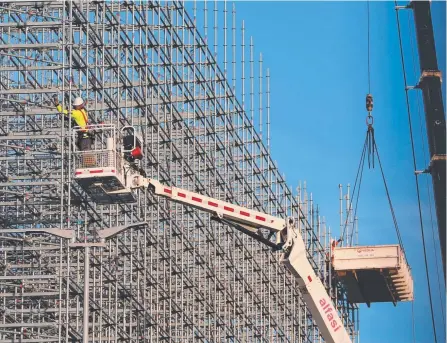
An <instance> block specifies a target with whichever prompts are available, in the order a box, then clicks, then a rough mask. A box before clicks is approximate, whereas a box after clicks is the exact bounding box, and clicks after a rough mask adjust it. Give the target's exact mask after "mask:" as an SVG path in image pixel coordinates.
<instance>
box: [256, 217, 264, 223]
mask: <svg viewBox="0 0 447 343" xmlns="http://www.w3.org/2000/svg"><path fill="white" fill-rule="evenodd" d="M256 219H257V220H262V221H263V222H265V218H264V217H261V216H256Z"/></svg>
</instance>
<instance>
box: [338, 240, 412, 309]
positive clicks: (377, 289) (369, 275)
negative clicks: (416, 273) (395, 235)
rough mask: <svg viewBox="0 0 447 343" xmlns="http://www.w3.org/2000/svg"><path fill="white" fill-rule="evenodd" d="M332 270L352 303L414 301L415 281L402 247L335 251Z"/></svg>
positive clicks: (348, 248) (362, 247)
mask: <svg viewBox="0 0 447 343" xmlns="http://www.w3.org/2000/svg"><path fill="white" fill-rule="evenodd" d="M332 266H333V268H334V270H335V272H336V274H337V275H338V277H339V279H340V280H341V282H342V283H343V284H344V286H345V287H346V289H347V296H348V300H349V301H350V302H351V303H366V304H368V306H369V305H370V303H373V302H393V303H394V304H396V303H397V302H398V301H411V300H413V278H412V276H411V271H410V267H409V266H408V264H407V261H406V260H405V256H404V254H403V251H402V249H401V247H400V246H399V245H378V246H357V247H335V248H334V249H333V255H332Z"/></svg>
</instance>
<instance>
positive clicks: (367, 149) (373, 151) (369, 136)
mask: <svg viewBox="0 0 447 343" xmlns="http://www.w3.org/2000/svg"><path fill="white" fill-rule="evenodd" d="M367 17H368V29H367V31H368V39H367V41H368V54H367V56H368V94H367V95H366V110H367V112H368V115H367V117H366V125H367V131H366V138H365V143H364V145H363V150H362V155H361V157H360V163H359V167H358V170H357V176H356V180H355V183H354V189H353V191H352V196H351V199H354V194H355V191H356V187H357V182H358V183H359V184H358V190H357V196H356V204H355V212H354V218H355V216H356V213H357V208H358V206H357V204H358V200H359V197H360V187H361V182H362V178H363V167H364V163H365V157H366V153H367V155H368V167H369V168H370V169H371V167H372V168H373V169H374V167H375V162H374V158H375V156H376V155H377V160H378V162H379V167H380V172H381V176H382V181H383V183H384V186H385V191H386V195H387V199H388V204H389V206H390V211H391V216H392V218H393V224H394V228H395V230H396V235H397V239H398V241H399V246H400V247H401V249H402V253H403V255H404V257H405V258H406V256H405V249H404V246H403V241H402V236H401V234H400V230H399V225H398V223H397V218H396V214H395V211H394V207H393V203H392V201H391V196H390V193H389V190H388V185H387V182H386V178H385V173H384V171H383V167H382V162H381V160H380V155H379V150H378V147H377V143H376V140H375V136H374V127H373V124H374V117H373V116H372V110H373V107H374V102H373V97H372V95H371V48H370V46H371V39H370V31H371V29H370V8H369V0H368V1H367ZM351 204H352V203H351ZM351 211H352V206H350V208H349V210H348V214H347V216H346V221H345V225H344V228H343V230H342V235H341V237H340V239H339V240H338V242H342V241H344V239H345V234H346V229H347V226H348V220H349V214H350V212H351ZM353 236H354V235H351V242H350V244H351V245H352V240H353ZM346 240H348V238H347V239H346Z"/></svg>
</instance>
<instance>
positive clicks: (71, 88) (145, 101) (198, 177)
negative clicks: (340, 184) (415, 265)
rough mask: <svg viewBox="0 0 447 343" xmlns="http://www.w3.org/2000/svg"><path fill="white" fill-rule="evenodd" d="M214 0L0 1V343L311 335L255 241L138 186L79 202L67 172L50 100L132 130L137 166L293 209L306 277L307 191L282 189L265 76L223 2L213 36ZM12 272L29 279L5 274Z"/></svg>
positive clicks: (291, 293)
mask: <svg viewBox="0 0 447 343" xmlns="http://www.w3.org/2000/svg"><path fill="white" fill-rule="evenodd" d="M204 6H208V8H204ZM226 6H228V5H227V4H225V3H223V2H218V1H216V2H215V3H214V6H213V10H214V13H213V15H212V16H211V15H210V18H207V15H208V12H209V11H210V8H209V4H208V5H206V2H205V3H204V2H196V1H194V2H188V1H186V2H178V1H166V2H156V1H125V2H123V1H119V0H111V1H66V2H61V1H37V2H36V1H4V2H2V4H1V6H0V21H1V24H0V203H1V208H0V255H1V258H0V276H1V278H0V304H1V306H0V343H2V342H11V341H23V342H39V341H42V340H44V341H45V342H48V343H49V342H67V343H68V342H88V341H90V342H117V341H126V342H134V341H141V342H142V341H145V342H160V341H163V342H164V341H172V342H192V341H194V342H206V341H208V342H211V341H213V342H214V341H216V342H217V341H224V340H231V341H234V342H246V341H263V342H267V341H268V342H302V341H312V340H313V341H316V340H317V339H318V338H317V337H319V330H318V327H317V326H316V324H315V322H314V321H313V319H312V317H311V316H310V315H309V311H308V310H307V308H306V306H305V305H304V303H303V301H302V296H301V293H300V290H299V285H298V283H297V282H296V281H295V280H294V279H293V278H292V277H291V275H290V274H289V273H288V272H287V270H285V269H284V268H283V267H281V266H280V265H279V263H278V255H277V254H275V253H272V252H271V251H270V250H269V249H266V248H264V247H262V246H261V245H260V244H258V242H256V241H255V240H253V239H251V238H250V237H247V236H245V235H243V234H241V233H239V232H237V231H234V230H231V229H228V228H226V227H224V226H223V225H222V224H219V223H217V222H215V221H213V220H211V218H210V216H209V215H204V214H202V213H197V212H194V211H191V210H190V209H188V208H186V207H184V206H182V205H179V204H170V203H167V202H166V201H165V200H163V199H158V198H155V197H154V196H153V195H151V194H150V192H147V191H143V190H140V189H138V190H132V196H133V197H134V200H135V201H133V202H129V203H127V202H118V203H97V202H95V201H93V200H92V196H91V195H89V194H88V193H87V192H86V191H85V189H84V188H82V187H81V186H80V184H79V183H78V182H77V181H76V174H75V169H76V168H75V165H78V164H79V163H80V160H81V159H80V157H79V155H77V154H76V152H75V151H74V150H75V147H74V146H75V144H76V139H75V137H76V136H75V135H74V131H73V124H72V122H71V121H70V120H69V118H68V117H66V116H64V115H63V114H62V113H59V110H57V109H56V106H55V104H54V103H53V101H52V99H54V97H56V98H58V99H59V102H60V104H61V105H62V106H63V107H64V108H65V109H67V111H69V110H71V109H72V108H73V102H74V101H75V99H76V98H77V97H82V98H83V99H84V100H85V102H86V106H85V108H86V110H87V112H88V118H89V121H90V122H91V124H92V125H98V126H99V125H103V127H106V126H107V127H111V126H113V127H114V130H116V132H118V133H119V132H121V130H122V129H123V128H124V127H129V126H131V127H132V128H133V129H134V130H135V132H136V134H138V135H139V137H141V142H142V150H143V152H144V154H143V155H144V157H143V159H142V160H141V161H140V163H141V164H140V166H141V168H142V169H143V170H144V171H145V173H146V174H147V177H149V178H154V179H157V180H160V181H163V182H164V183H166V184H170V185H172V186H177V187H183V188H187V189H191V190H194V191H196V192H200V193H202V194H204V195H208V196H214V197H218V198H222V199H223V198H226V199H225V200H227V201H232V202H234V203H238V204H240V205H244V206H251V207H253V208H255V209H257V210H259V211H263V212H266V213H271V214H272V215H275V216H284V217H285V216H287V215H290V216H294V217H295V218H300V222H299V226H300V229H301V230H302V231H303V233H304V235H303V237H305V242H306V246H307V247H309V253H310V254H311V255H312V259H313V261H314V262H315V263H314V264H313V266H314V268H315V271H316V273H317V274H318V275H320V273H322V272H323V271H325V270H326V268H327V265H326V263H325V261H326V253H327V252H328V251H329V246H328V244H329V242H328V241H327V240H325V239H323V240H320V239H319V237H318V228H317V226H318V225H317V222H316V220H311V219H310V218H311V217H312V216H314V215H315V211H314V207H315V206H316V201H315V199H312V200H308V199H309V195H308V193H307V190H306V189H303V190H302V191H301V193H300V198H299V199H297V198H296V197H295V196H294V194H293V191H292V190H291V189H290V188H289V186H288V184H287V183H286V181H285V179H284V177H283V175H282V174H281V172H280V170H279V169H278V167H277V164H276V162H275V161H274V160H273V158H272V156H271V154H270V144H271V143H272V142H271V141H270V128H269V125H270V112H272V114H271V116H272V117H273V110H274V109H273V107H271V106H270V93H271V89H270V77H271V75H270V72H271V73H272V74H273V71H272V70H270V71H269V72H268V73H266V70H265V69H264V65H265V64H266V62H267V61H266V60H265V58H264V60H263V61H262V65H260V64H259V62H258V61H255V58H254V56H255V55H254V53H255V46H254V44H253V39H251V38H250V42H249V43H246V37H245V30H246V28H245V26H244V24H243V22H242V20H239V19H238V20H236V7H237V6H236V5H234V4H233V6H232V7H231V11H232V12H231V35H230V34H229V32H227V31H228V30H229V29H230V28H229V25H228V24H229V23H227V19H229V18H226V16H225V15H226V12H225V11H228V10H229V7H228V9H227V7H226ZM222 10H223V13H222ZM227 15H229V14H227ZM222 20H224V22H222ZM219 21H221V22H219ZM211 26H212V28H211ZM212 29H213V30H214V31H213V32H212V33H211V30H212ZM222 29H223V30H222ZM247 42H248V40H247ZM222 44H223V46H222ZM230 46H231V51H232V54H231V63H230V60H229V59H228V60H227V56H226V48H227V47H228V48H229V47H230ZM222 53H223V55H222ZM257 53H258V52H257V51H256V54H257ZM248 54H250V55H248ZM218 56H219V58H218ZM247 56H249V57H250V58H249V59H248V58H247ZM264 57H265V56H264ZM221 62H222V63H221ZM258 67H259V68H258ZM246 68H250V69H249V71H250V74H249V75H248V74H247V75H248V76H247V75H246V71H247V70H248V69H246ZM239 74H240V75H239ZM228 76H229V77H230V80H228V79H227V77H228ZM255 79H257V80H259V82H254V80H255ZM247 82H249V84H248V85H249V87H250V89H249V94H248V92H247V93H246V90H247V89H248V88H246V87H247V84H246V83H247ZM246 94H247V96H248V95H249V96H250V98H249V100H250V101H249V103H250V104H249V106H247V103H246V102H245V101H246V100H247V99H248V98H246ZM257 104H259V110H260V111H264V108H265V111H266V113H267V114H266V118H267V134H266V139H264V140H263V139H261V136H260V134H259V132H258V130H257V128H260V125H261V124H262V120H261V123H258V122H257V120H258V119H257V118H259V117H258V116H257V115H255V112H257V110H258V109H257V108H256V107H257V106H258V105H257ZM253 121H254V122H253ZM258 124H259V125H258ZM104 132H105V131H104V130H102V131H101V132H100V133H97V134H95V139H94V142H93V143H92V144H93V146H94V147H97V146H100V145H107V139H108V138H110V137H106V136H105V135H104ZM265 140H266V144H267V146H266V144H264V141H265ZM107 156H109V155H107ZM112 159H113V158H111V159H110V160H112ZM104 160H106V158H105V159H104ZM107 160H108V159H107ZM136 223H137V224H138V225H137V224H136ZM124 228H126V230H124ZM127 228H128V230H127ZM142 228H143V229H142ZM11 230H12V231H11ZM54 230H56V231H57V232H59V234H60V235H59V236H58V235H55V234H54V232H55V231H54ZM48 233H51V234H50V235H48ZM98 237H100V238H102V239H107V243H105V242H103V241H102V243H101V244H102V245H101V246H99V245H97V244H99V243H97V242H96V243H95V240H94V239H97V238H98ZM67 238H70V240H71V243H69V244H67V243H66V239H67ZM86 244H87V245H89V244H93V245H90V246H89V247H86ZM95 244H96V245H95ZM76 247H78V248H82V249H78V248H76ZM83 249H85V251H84V250H83ZM83 252H85V253H83ZM22 278H23V279H32V282H24V283H22V284H20V285H18V284H17V283H16V282H11V281H10V280H19V281H20V280H22ZM324 282H325V285H326V287H328V288H330V289H331V293H332V294H334V295H336V296H337V299H340V301H339V302H338V304H339V307H340V311H341V312H342V313H343V314H347V313H350V314H352V317H353V318H357V312H358V308H357V307H355V306H354V307H346V306H345V305H344V303H346V301H345V300H346V295H345V294H344V293H343V290H342V289H341V288H340V289H339V287H338V286H337V285H336V284H334V283H333V282H332V281H331V280H329V279H325V280H324ZM331 282H332V283H331ZM284 299H287V301H284ZM354 314H355V316H354ZM346 327H349V330H350V334H351V335H352V336H355V335H356V333H357V331H358V324H357V323H346ZM43 337H44V339H43Z"/></svg>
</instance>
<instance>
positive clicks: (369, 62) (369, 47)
mask: <svg viewBox="0 0 447 343" xmlns="http://www.w3.org/2000/svg"><path fill="white" fill-rule="evenodd" d="M366 11H367V17H368V24H367V25H368V29H367V31H368V93H369V94H371V38H370V36H371V33H370V31H371V28H370V27H371V25H370V22H369V20H370V11H369V0H368V1H367V2H366Z"/></svg>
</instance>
